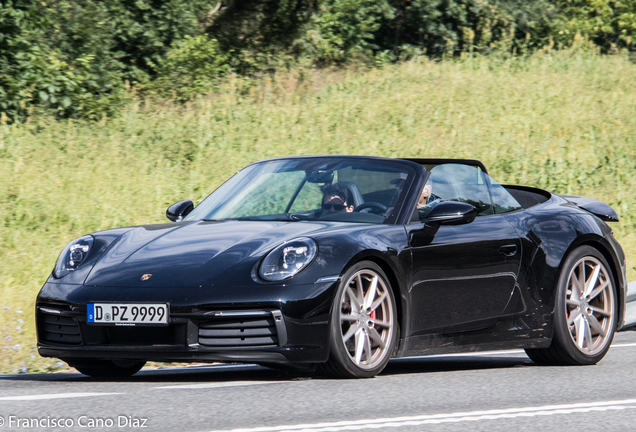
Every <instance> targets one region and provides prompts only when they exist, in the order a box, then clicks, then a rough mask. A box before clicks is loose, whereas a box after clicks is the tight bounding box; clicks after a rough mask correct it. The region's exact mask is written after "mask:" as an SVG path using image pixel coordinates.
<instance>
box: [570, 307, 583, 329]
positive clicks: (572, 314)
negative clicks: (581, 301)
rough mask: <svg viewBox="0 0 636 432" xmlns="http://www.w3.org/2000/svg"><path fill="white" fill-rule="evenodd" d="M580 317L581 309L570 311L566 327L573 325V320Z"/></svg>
mask: <svg viewBox="0 0 636 432" xmlns="http://www.w3.org/2000/svg"><path fill="white" fill-rule="evenodd" d="M579 315H581V309H578V308H577V309H574V310H571V311H570V316H569V317H568V326H571V325H572V324H574V320H575V319H576V318H577V317H578V316H579Z"/></svg>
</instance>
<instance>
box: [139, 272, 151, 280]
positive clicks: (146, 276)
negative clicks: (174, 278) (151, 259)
mask: <svg viewBox="0 0 636 432" xmlns="http://www.w3.org/2000/svg"><path fill="white" fill-rule="evenodd" d="M151 277H152V273H146V274H145V275H143V276H142V277H141V280H142V281H147V280H148V279H150V278H151Z"/></svg>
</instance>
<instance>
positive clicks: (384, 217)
mask: <svg viewBox="0 0 636 432" xmlns="http://www.w3.org/2000/svg"><path fill="white" fill-rule="evenodd" d="M414 175H415V170H414V169H413V168H411V167H410V166H408V165H407V164H405V163H402V162H398V161H382V160H373V159H361V158H349V159H348V158H303V159H281V160H272V161H264V162H258V163H255V164H252V165H250V166H248V167H247V168H245V169H243V170H241V171H239V172H238V173H237V174H236V175H235V176H233V177H232V178H231V179H229V180H228V181H227V182H225V183H224V184H223V185H221V187H219V188H218V189H217V190H216V191H214V192H213V193H212V194H211V195H210V196H208V197H207V198H206V199H205V200H203V201H202V202H201V203H200V204H199V205H198V206H197V207H196V208H195V209H194V210H193V211H192V213H190V214H189V215H188V216H187V217H186V218H185V220H200V219H205V220H210V219H211V220H226V219H234V220H289V221H300V220H334V221H342V222H365V223H391V222H392V221H393V220H394V219H395V218H396V217H397V213H398V212H399V210H400V207H401V204H402V201H403V200H404V195H405V194H406V190H407V189H408V187H407V186H408V185H410V182H411V181H412V179H413V177H414Z"/></svg>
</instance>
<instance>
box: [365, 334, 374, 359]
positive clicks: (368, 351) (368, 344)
mask: <svg viewBox="0 0 636 432" xmlns="http://www.w3.org/2000/svg"><path fill="white" fill-rule="evenodd" d="M363 334H364V351H365V353H366V358H367V364H371V354H372V352H371V339H370V338H369V333H363Z"/></svg>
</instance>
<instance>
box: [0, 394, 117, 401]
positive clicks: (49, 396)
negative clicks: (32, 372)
mask: <svg viewBox="0 0 636 432" xmlns="http://www.w3.org/2000/svg"><path fill="white" fill-rule="evenodd" d="M120 394H123V393H58V394H42V395H26V396H3V397H0V401H28V400H45V399H69V398H81V397H92V396H112V395H120Z"/></svg>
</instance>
